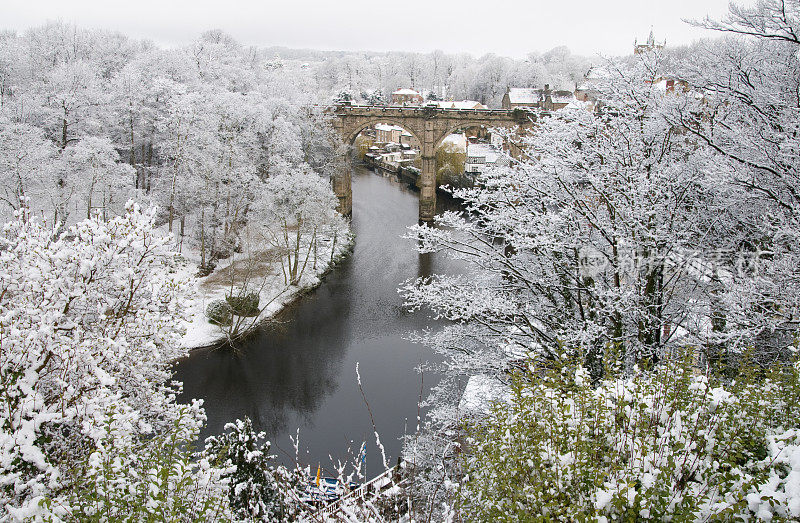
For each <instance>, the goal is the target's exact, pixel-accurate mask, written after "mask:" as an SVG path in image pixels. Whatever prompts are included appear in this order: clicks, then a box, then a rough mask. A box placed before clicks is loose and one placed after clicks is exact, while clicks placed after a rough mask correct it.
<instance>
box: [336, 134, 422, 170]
mask: <svg viewBox="0 0 800 523" xmlns="http://www.w3.org/2000/svg"><path fill="white" fill-rule="evenodd" d="M347 143H348V144H349V145H350V150H351V155H352V158H353V159H354V160H356V161H358V162H361V163H364V164H366V165H368V166H370V167H375V168H379V169H382V170H384V171H388V172H391V173H395V174H402V175H406V176H408V177H410V178H411V179H412V181H416V179H417V178H418V177H419V173H420V172H421V169H422V156H421V149H422V142H421V140H420V138H419V136H418V135H417V133H415V132H414V131H413V130H411V129H409V128H408V126H403V125H400V124H399V123H396V122H394V121H392V120H391V119H375V120H372V121H370V122H367V123H365V124H363V125H361V126H359V128H358V129H356V130H355V131H353V132H352V133H351V135H350V137H349V138H348V142H347Z"/></svg>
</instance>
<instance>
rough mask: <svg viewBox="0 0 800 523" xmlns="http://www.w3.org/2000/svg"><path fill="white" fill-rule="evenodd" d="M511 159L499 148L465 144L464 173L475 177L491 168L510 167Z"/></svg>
mask: <svg viewBox="0 0 800 523" xmlns="http://www.w3.org/2000/svg"><path fill="white" fill-rule="evenodd" d="M510 164H511V159H510V158H509V157H508V155H506V154H505V153H504V152H503V151H501V150H500V149H499V148H497V147H495V146H493V145H490V144H484V143H470V144H467V159H466V161H465V162H464V173H466V174H471V175H476V174H481V173H483V172H486V170H488V169H490V168H492V167H499V166H505V165H510Z"/></svg>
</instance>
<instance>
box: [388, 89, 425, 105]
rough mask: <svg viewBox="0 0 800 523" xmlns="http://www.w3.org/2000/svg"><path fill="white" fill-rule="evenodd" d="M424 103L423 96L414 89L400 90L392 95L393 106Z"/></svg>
mask: <svg viewBox="0 0 800 523" xmlns="http://www.w3.org/2000/svg"><path fill="white" fill-rule="evenodd" d="M422 101H423V98H422V95H421V94H419V92H417V91H415V90H414V89H398V90H397V91H395V92H393V93H392V103H393V104H397V105H403V104H420V103H422Z"/></svg>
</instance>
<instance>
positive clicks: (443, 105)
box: [427, 100, 488, 109]
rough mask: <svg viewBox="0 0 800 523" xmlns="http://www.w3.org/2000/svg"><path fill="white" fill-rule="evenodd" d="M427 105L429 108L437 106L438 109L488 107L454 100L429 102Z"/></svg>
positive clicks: (474, 102)
mask: <svg viewBox="0 0 800 523" xmlns="http://www.w3.org/2000/svg"><path fill="white" fill-rule="evenodd" d="M427 105H428V106H429V107H430V106H437V107H439V108H440V109H488V107H486V106H485V105H483V104H482V103H480V102H476V101H475V100H462V101H460V102H457V101H455V100H447V101H431V102H428V104H427Z"/></svg>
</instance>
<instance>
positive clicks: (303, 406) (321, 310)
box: [176, 166, 460, 475]
mask: <svg viewBox="0 0 800 523" xmlns="http://www.w3.org/2000/svg"><path fill="white" fill-rule="evenodd" d="M352 179H353V218H352V228H353V232H354V233H355V235H356V241H355V246H354V250H353V253H352V255H351V256H350V257H348V258H347V259H346V260H345V261H343V262H341V263H340V264H339V265H338V266H337V267H336V268H334V270H333V271H332V272H331V273H330V274H328V275H327V276H326V278H325V280H324V282H323V284H322V285H321V286H320V287H318V288H317V289H315V290H314V291H313V292H311V293H309V294H308V295H307V296H305V297H303V298H302V299H300V300H298V301H297V302H295V303H294V304H293V305H290V306H289V307H288V308H287V309H286V310H284V311H283V312H282V313H281V314H280V315H279V318H278V320H279V321H278V322H276V323H275V324H273V325H271V326H269V327H266V328H264V329H262V330H261V331H260V332H259V333H258V334H256V335H255V336H254V337H253V338H252V339H251V340H249V341H248V343H247V344H246V345H245V346H244V347H242V348H241V351H240V352H239V353H238V354H233V353H232V352H230V351H226V350H200V351H195V352H193V353H192V354H191V355H190V356H189V357H187V358H186V359H184V360H182V361H181V362H179V363H178V364H177V365H176V379H178V380H180V381H182V382H183V383H184V393H183V395H182V398H181V399H182V400H184V401H185V400H188V399H189V398H202V399H203V400H204V402H205V403H204V406H205V409H206V413H207V415H208V422H207V425H206V428H205V429H204V433H203V434H202V435H201V437H203V438H204V437H205V436H208V435H211V434H216V433H219V432H221V431H222V430H223V427H224V425H225V423H226V422H229V421H232V420H234V419H236V418H241V417H243V416H249V417H250V418H251V419H252V420H253V422H254V425H255V426H256V428H257V429H258V430H263V431H265V432H266V433H267V437H268V439H269V440H270V441H271V442H272V449H271V452H272V453H273V454H276V455H277V460H278V461H280V462H282V463H284V464H287V465H290V464H292V463H293V462H294V450H293V448H292V444H291V441H290V439H289V437H290V436H294V435H295V434H296V431H297V430H298V429H299V431H300V432H299V433H300V449H301V453H300V456H299V458H300V462H301V463H303V464H309V465H311V466H312V467H316V465H317V464H321V465H322V467H323V469H324V470H325V471H326V472H327V473H331V472H332V468H331V466H330V465H331V459H330V458H329V456H331V457H333V458H334V460H336V459H342V460H344V459H345V458H347V456H348V454H352V455H355V454H357V453H358V451H359V449H360V447H361V443H362V442H363V441H366V442H367V463H366V465H367V473H368V474H370V475H372V474H374V473H378V472H379V471H380V470H379V469H380V468H381V467H380V459H381V458H380V454H379V453H378V450H377V447H376V443H375V437H374V435H373V430H372V424H371V422H370V415H369V412H368V410H367V406H366V404H365V402H364V400H363V399H362V396H361V392H360V391H359V388H358V383H357V379H356V363H357V362H358V363H359V366H360V373H361V379H362V385H363V389H364V393H365V395H366V399H367V402H368V403H369V407H370V409H371V411H372V414H373V417H374V420H375V425H376V426H377V428H378V432H379V434H380V438H381V443H382V444H383V445H384V447H385V450H386V455H387V460H388V461H389V464H390V465H391V464H394V463H395V462H396V460H397V456H398V455H399V453H400V450H401V442H400V440H399V438H400V437H401V436H402V435H403V434H404V433H413V431H414V430H415V427H416V418H417V413H418V410H417V404H418V401H419V398H420V391H421V386H422V389H424V390H423V391H422V393H423V395H424V394H427V391H428V390H429V389H430V386H431V385H433V384H434V383H435V381H436V376H434V375H431V374H425V375H424V383H422V377H421V376H420V374H419V373H418V372H416V370H415V367H416V366H418V365H419V364H420V363H422V362H425V361H427V360H431V359H432V358H433V357H434V355H433V354H432V353H431V352H430V351H429V350H427V349H426V348H425V347H423V346H421V345H418V344H414V343H411V342H410V341H408V340H407V339H406V337H407V336H408V334H409V333H410V332H412V331H414V330H421V329H424V328H426V327H428V326H435V324H436V322H435V321H433V320H432V319H430V318H429V316H428V315H427V314H425V313H424V312H417V313H409V312H407V311H405V310H404V309H403V307H402V298H401V297H400V296H399V295H398V293H397V288H398V285H399V284H400V283H402V282H403V281H405V280H407V279H409V278H415V277H417V276H427V275H430V274H432V273H454V272H458V271H459V270H460V267H459V265H458V264H457V262H455V261H452V260H449V259H447V258H446V257H445V256H443V255H440V254H426V255H420V254H418V253H417V252H416V250H415V248H414V242H413V241H410V240H407V239H403V238H402V235H403V234H405V233H406V231H407V227H408V226H410V225H412V224H414V223H416V222H417V217H418V206H419V200H418V193H416V192H415V191H413V190H411V189H410V188H409V186H408V184H407V183H406V182H404V181H400V180H398V179H397V178H396V177H395V176H393V175H387V176H383V175H379V174H376V173H375V172H373V171H371V170H368V169H367V168H364V167H360V166H356V167H354V168H353V178H352ZM448 206H449V207H452V206H453V203H452V202H447V201H446V200H445V201H442V199H440V202H439V206H438V207H440V208H442V207H448ZM348 449H349V452H348Z"/></svg>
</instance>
